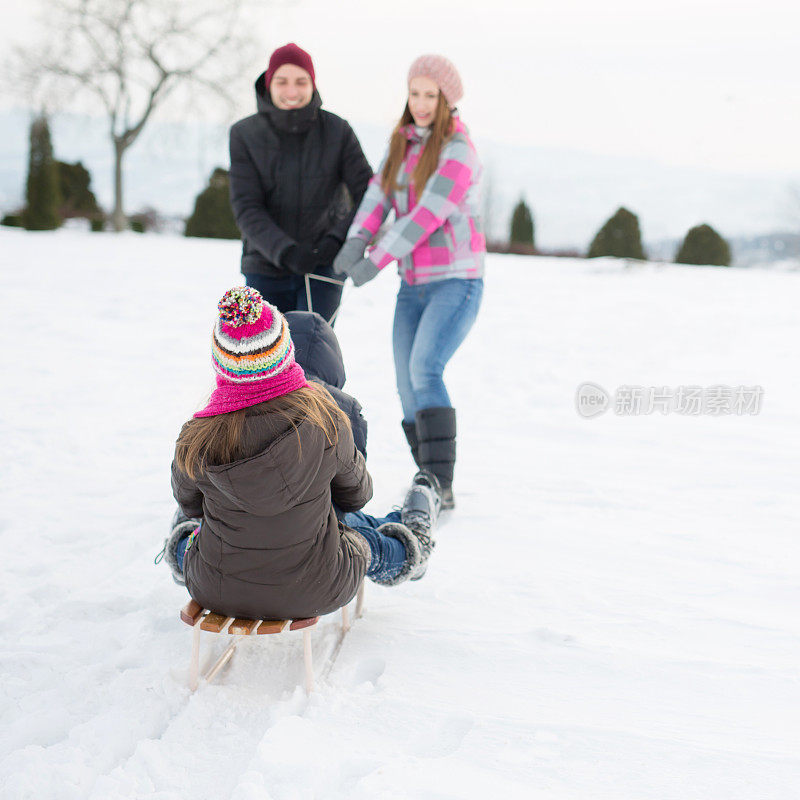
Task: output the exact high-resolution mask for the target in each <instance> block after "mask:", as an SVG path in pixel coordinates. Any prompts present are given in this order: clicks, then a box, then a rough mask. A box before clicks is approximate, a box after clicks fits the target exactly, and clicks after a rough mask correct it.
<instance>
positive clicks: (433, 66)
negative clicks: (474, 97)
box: [408, 53, 464, 109]
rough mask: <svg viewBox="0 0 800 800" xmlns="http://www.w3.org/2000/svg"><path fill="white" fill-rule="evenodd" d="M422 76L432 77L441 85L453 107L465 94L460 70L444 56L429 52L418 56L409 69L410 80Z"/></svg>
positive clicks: (445, 96)
mask: <svg viewBox="0 0 800 800" xmlns="http://www.w3.org/2000/svg"><path fill="white" fill-rule="evenodd" d="M420 77H422V78H430V79H431V80H432V81H433V82H434V83H435V84H436V85H437V86H438V87H439V89H440V90H441V92H442V94H443V95H444V99H445V100H447V105H449V106H450V108H451V109H453V108H455V107H456V103H457V102H458V101H459V100H460V99H461V98H462V97H463V96H464V87H463V86H462V85H461V77H460V76H459V74H458V70H457V69H456V68H455V65H454V64H453V62H452V61H450V60H448V59H446V58H445V57H444V56H437V55H435V54H431V53H429V54H428V55H424V56H420V57H419V58H417V59H416V60H415V61H414V63H413V64H412V65H411V68H410V69H409V70H408V82H409V83H411V79H412V78H420Z"/></svg>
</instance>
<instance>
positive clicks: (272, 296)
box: [244, 266, 343, 322]
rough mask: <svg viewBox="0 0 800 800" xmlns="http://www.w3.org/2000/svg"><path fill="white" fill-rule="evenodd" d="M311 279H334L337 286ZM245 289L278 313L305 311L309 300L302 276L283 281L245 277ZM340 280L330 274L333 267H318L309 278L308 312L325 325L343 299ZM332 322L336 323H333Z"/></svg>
mask: <svg viewBox="0 0 800 800" xmlns="http://www.w3.org/2000/svg"><path fill="white" fill-rule="evenodd" d="M314 275H321V276H322V277H323V278H333V279H334V280H336V281H340V283H338V284H337V283H328V281H320V280H317V279H316V278H315V277H314ZM244 277H245V280H246V281H247V285H248V286H252V287H253V288H254V289H255V290H256V291H258V292H260V294H261V296H262V297H263V298H264V299H265V300H266V301H267V302H269V303H272V305H274V306H277V307H278V311H281V312H283V313H286V312H287V311H308V310H309V308H308V298H307V297H306V281H305V277H304V276H303V275H287V276H286V277H285V278H272V277H270V276H269V275H256V274H253V273H247V274H245V276H244ZM341 281H342V276H341V275H338V274H337V273H335V272H334V271H333V267H332V266H331V267H318V268H317V269H316V270H315V271H314V273H313V274H312V275H311V276H310V277H309V288H310V289H311V306H312V308H311V309H310V310H311V311H316V312H317V314H319V315H320V316H321V317H323V318H324V319H325V320H326V321H330V319H331V317H333V315H334V314H335V313H336V309H337V308H339V303H340V301H341V299H342V289H343V285H342V283H341ZM334 322H335V320H334Z"/></svg>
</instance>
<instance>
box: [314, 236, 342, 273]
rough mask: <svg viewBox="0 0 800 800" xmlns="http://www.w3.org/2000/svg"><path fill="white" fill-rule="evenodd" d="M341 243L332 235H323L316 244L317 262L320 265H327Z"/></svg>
mask: <svg viewBox="0 0 800 800" xmlns="http://www.w3.org/2000/svg"><path fill="white" fill-rule="evenodd" d="M341 246H342V243H341V242H340V241H339V240H338V239H335V238H334V237H333V236H325V237H323V239H322V241H321V242H320V243H319V245H318V246H317V264H318V265H319V266H321V267H329V266H330V265H331V263H332V261H333V259H334V258H335V257H336V254H337V253H338V252H339V248H340V247H341Z"/></svg>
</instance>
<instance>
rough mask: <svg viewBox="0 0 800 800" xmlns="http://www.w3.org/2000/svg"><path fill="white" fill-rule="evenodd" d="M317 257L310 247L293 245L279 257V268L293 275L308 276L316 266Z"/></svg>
mask: <svg viewBox="0 0 800 800" xmlns="http://www.w3.org/2000/svg"><path fill="white" fill-rule="evenodd" d="M318 261H319V256H318V255H317V253H315V252H314V251H313V250H312V249H311V246H310V245H307V244H293V245H292V246H291V247H289V248H288V249H287V250H286V252H284V254H283V256H282V257H281V266H282V267H284V269H288V270H289V272H293V273H294V274H295V275H308V273H309V272H313V271H314V268H315V267H316V266H317V263H318Z"/></svg>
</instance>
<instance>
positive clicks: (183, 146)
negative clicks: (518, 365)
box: [0, 111, 800, 257]
mask: <svg viewBox="0 0 800 800" xmlns="http://www.w3.org/2000/svg"><path fill="white" fill-rule="evenodd" d="M28 121H29V115H28V113H27V112H24V111H5V112H0V211H7V210H10V209H12V208H14V207H16V206H18V205H19V204H20V202H21V199H22V193H23V184H24V180H25V169H26V161H27V147H28V144H27V136H28ZM353 127H354V128H355V130H356V132H357V134H358V136H359V138H360V140H361V142H362V145H363V147H364V150H365V152H366V154H367V157H368V158H369V160H370V163H371V164H372V165H373V167H376V166H377V164H378V162H379V160H380V158H381V155H382V153H383V151H384V148H385V144H386V141H387V139H388V134H389V131H388V129H382V128H380V127H379V126H376V125H363V124H359V123H358V122H353ZM52 129H53V140H54V146H55V152H56V156H57V157H58V158H60V159H62V160H67V161H77V160H81V161H83V163H84V165H86V166H87V167H88V168H89V169H90V171H91V172H92V177H93V181H94V189H95V193H96V194H97V196H98V199H99V200H100V202H101V203H102V204H103V205H104V206H106V207H108V206H109V205H110V203H111V196H112V187H111V163H112V162H111V152H110V147H109V144H108V141H107V137H106V131H105V123H104V122H103V121H102V120H99V119H92V118H88V117H84V116H77V115H60V116H58V117H56V118H55V119H54V120H53V122H52ZM227 144H228V141H227V126H223V125H212V124H201V123H191V124H174V123H172V124H167V123H153V124H152V125H151V126H150V128H149V129H146V130H145V133H144V134H143V135H142V139H141V140H140V141H139V142H137V143H136V144H135V145H134V146H133V148H131V150H130V152H129V154H128V157H127V160H126V198H127V210H128V211H129V212H133V211H136V210H139V209H141V208H143V207H145V206H153V207H155V208H158V209H159V210H161V211H163V212H165V213H167V214H179V215H183V216H186V215H188V214H189V213H190V212H191V210H192V204H193V202H194V197H195V195H196V194H197V193H198V192H199V191H201V190H202V189H203V187H204V186H205V185H206V183H207V181H208V176H209V175H210V174H211V171H212V170H213V168H214V167H215V166H224V167H227V166H228V152H227ZM476 144H477V147H478V150H479V154H480V156H481V159H482V161H483V163H484V166H485V172H486V178H487V184H488V185H489V186H490V187H491V189H490V195H491V198H492V201H491V203H490V207H489V208H488V209H487V210H488V211H489V213H488V215H487V221H488V227H489V232H490V233H491V234H492V235H493V236H495V237H503V236H505V235H506V233H507V229H508V220H509V218H510V214H511V210H512V208H513V206H514V205H515V203H516V202H517V200H518V199H519V197H520V195H521V194H524V195H525V197H526V199H527V201H528V203H529V205H530V206H531V208H532V209H533V213H534V217H535V222H536V240H537V244H538V245H539V246H540V247H544V248H549V249H554V248H575V249H578V250H580V251H583V250H585V248H586V247H587V246H588V243H589V241H590V240H591V238H592V237H593V236H594V234H595V233H596V231H597V229H598V228H599V227H600V226H601V225H602V224H603V222H604V221H605V220H606V219H607V218H608V217H609V216H610V215H611V214H612V213H613V212H614V211H615V210H616V209H617V208H618V207H619V206H621V205H624V206H626V207H627V208H630V209H631V210H633V211H635V212H636V213H637V214H638V215H639V219H640V223H641V226H642V231H643V235H644V238H645V240H646V242H656V243H659V242H663V241H665V240H678V239H680V238H681V237H682V236H683V235H684V234H685V233H686V231H687V230H688V229H689V228H690V227H692V226H694V225H697V224H699V223H701V222H708V223H709V224H711V225H713V226H714V227H715V228H716V229H717V230H719V231H720V233H722V234H723V235H724V236H726V237H727V238H729V239H735V240H737V241H738V240H740V239H741V240H748V241H749V240H751V239H753V240H755V239H758V238H759V237H763V235H764V234H769V233H770V232H772V231H776V230H782V229H785V228H786V221H787V215H788V209H789V208H790V205H791V203H790V199H789V194H788V186H789V184H790V181H791V176H786V175H752V174H737V173H733V172H719V171H714V170H704V169H696V168H691V167H676V166H672V165H668V164H661V163H658V162H655V161H648V160H644V159H636V158H625V157H620V156H607V155H597V154H592V153H586V152H578V151H571V150H561V149H557V148H544V147H522V146H518V145H507V144H502V143H499V142H491V141H481V140H480V139H478V140H477V142H476ZM795 180H796V181H798V182H800V179H799V178H797V177H796V178H795ZM798 227H799V228H800V223H799V224H798ZM759 248H760V249H759ZM745 249H746V250H748V251H749V250H753V252H760V253H761V254H763V255H764V256H765V257H766V256H770V255H772V254H774V251H773V250H772V249H770V248H769V247H761V246H760V245H759V246H757V247H756V246H754V247H750V246H747V247H746V248H745ZM743 252H744V251H743ZM670 257H671V255H670Z"/></svg>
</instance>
